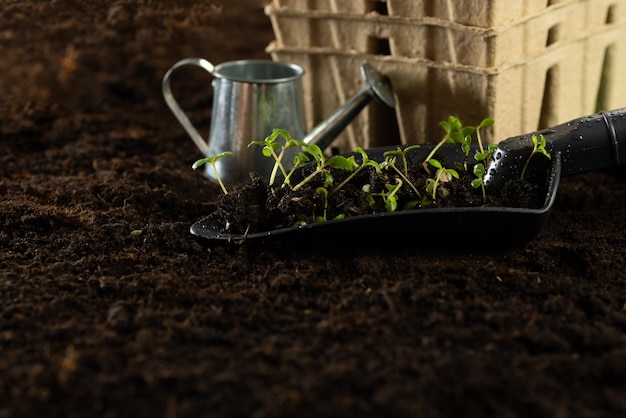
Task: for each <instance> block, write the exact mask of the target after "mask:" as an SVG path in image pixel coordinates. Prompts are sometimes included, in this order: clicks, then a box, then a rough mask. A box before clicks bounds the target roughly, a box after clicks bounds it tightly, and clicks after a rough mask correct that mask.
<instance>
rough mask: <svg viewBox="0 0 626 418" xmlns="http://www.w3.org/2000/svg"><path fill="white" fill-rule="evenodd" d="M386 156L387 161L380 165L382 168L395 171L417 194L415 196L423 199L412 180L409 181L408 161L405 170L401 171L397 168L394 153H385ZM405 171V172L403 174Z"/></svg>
mask: <svg viewBox="0 0 626 418" xmlns="http://www.w3.org/2000/svg"><path fill="white" fill-rule="evenodd" d="M383 155H384V156H385V161H384V162H383V163H382V164H381V165H380V166H381V167H385V168H388V169H391V170H393V171H395V172H396V174H397V175H398V176H399V177H400V178H401V179H402V180H403V181H404V182H405V183H406V184H407V185H408V186H409V187H410V188H411V189H413V192H414V193H415V195H417V197H418V198H420V199H421V198H422V194H421V193H420V192H419V190H417V187H415V185H414V184H413V182H412V181H411V180H409V178H408V170H407V169H406V160H404V164H405V170H400V169H399V168H398V167H396V157H395V155H397V154H395V153H394V152H389V153H387V152H386V153H384V154H383ZM403 171H404V172H403ZM405 173H406V175H405Z"/></svg>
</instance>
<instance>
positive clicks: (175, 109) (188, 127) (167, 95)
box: [161, 58, 215, 155]
mask: <svg viewBox="0 0 626 418" xmlns="http://www.w3.org/2000/svg"><path fill="white" fill-rule="evenodd" d="M184 65H194V66H197V67H200V68H203V69H205V70H206V71H208V72H209V73H210V74H211V75H212V74H213V71H214V69H215V66H214V65H213V64H211V63H210V62H209V61H207V60H205V59H204V58H185V59H182V60H180V61H178V62H177V63H176V64H174V65H173V66H172V67H171V68H170V69H169V70H168V71H167V73H165V76H163V82H162V85H161V87H162V91H163V98H164V99H165V103H167V105H168V106H169V108H170V110H171V111H172V113H173V114H174V116H176V119H178V122H180V124H181V125H182V126H183V128H184V129H185V131H186V132H187V134H188V135H189V136H190V137H191V139H192V140H193V142H194V144H196V147H198V149H199V150H200V152H202V154H203V155H208V153H209V145H208V144H207V142H206V141H205V140H204V139H203V138H202V135H200V134H199V133H198V131H197V130H196V128H195V127H194V126H193V124H192V123H191V121H190V120H189V118H188V117H187V115H186V114H185V112H184V111H183V109H181V107H180V105H179V104H178V102H177V101H176V99H175V98H174V95H173V94H172V88H171V86H170V81H171V78H172V74H173V73H174V71H176V69H178V68H180V67H182V66H184Z"/></svg>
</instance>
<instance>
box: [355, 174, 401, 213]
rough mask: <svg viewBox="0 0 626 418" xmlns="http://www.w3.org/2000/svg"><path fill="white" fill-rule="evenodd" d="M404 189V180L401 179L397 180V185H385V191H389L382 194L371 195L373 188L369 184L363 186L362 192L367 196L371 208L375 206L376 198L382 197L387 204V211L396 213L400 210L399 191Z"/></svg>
mask: <svg viewBox="0 0 626 418" xmlns="http://www.w3.org/2000/svg"><path fill="white" fill-rule="evenodd" d="M400 188H402V180H401V179H400V178H396V184H395V185H393V184H385V189H387V191H386V192H385V191H382V192H380V193H371V187H370V185H369V184H366V185H364V186H363V188H362V190H363V192H364V193H366V194H367V196H366V199H367V201H368V203H369V205H370V206H373V205H374V204H375V203H376V201H375V199H374V197H375V196H380V197H382V199H383V202H384V203H385V210H386V211H387V212H395V210H396V209H398V196H397V193H398V190H400Z"/></svg>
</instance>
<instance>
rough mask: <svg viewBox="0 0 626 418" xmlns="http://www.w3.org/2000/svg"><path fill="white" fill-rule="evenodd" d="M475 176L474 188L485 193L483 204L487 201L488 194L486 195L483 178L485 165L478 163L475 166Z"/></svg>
mask: <svg viewBox="0 0 626 418" xmlns="http://www.w3.org/2000/svg"><path fill="white" fill-rule="evenodd" d="M474 176H476V178H475V179H474V180H472V183H471V184H472V187H473V188H475V189H478V188H479V187H480V188H481V189H482V192H483V202H486V201H487V194H486V193H485V182H484V180H483V178H484V177H485V165H484V164H483V163H478V164H476V165H474Z"/></svg>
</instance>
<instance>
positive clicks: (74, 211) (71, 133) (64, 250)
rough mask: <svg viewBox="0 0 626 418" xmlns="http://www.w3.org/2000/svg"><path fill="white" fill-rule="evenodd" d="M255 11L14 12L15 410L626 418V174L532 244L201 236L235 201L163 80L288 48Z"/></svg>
mask: <svg viewBox="0 0 626 418" xmlns="http://www.w3.org/2000/svg"><path fill="white" fill-rule="evenodd" d="M251 3H252V2H230V1H222V2H217V1H205V2H197V1H190V0H176V1H174V0H168V1H161V2H152V1H137V2H130V1H118V2H94V1H90V0H73V1H63V2H54V1H50V2H42V1H8V2H7V1H5V2H3V4H2V6H1V8H2V13H0V51H2V59H1V60H0V70H1V73H2V76H1V77H0V88H1V91H2V95H1V96H0V417H2V418H7V417H42V416H46V417H60V416H64V417H66V416H71V417H96V416H103V417H138V416H141V417H194V418H195V417H202V416H207V417H209V416H210V417H215V416H220V417H295V416H298V417H332V416H337V417H339V416H342V417H345V416H361V417H380V416H390V417H391V416H393V417H442V418H444V417H456V416H463V417H555V418H556V417H583V418H584V417H594V418H595V417H623V416H625V415H626V397H625V396H624V394H625V393H626V290H625V289H626V286H625V279H624V277H625V274H624V266H625V265H626V249H625V248H626V232H625V231H626V209H625V207H624V202H626V176H625V175H624V174H625V173H624V170H619V171H612V172H596V173H590V174H584V175H579V176H575V177H570V178H566V179H563V180H562V183H561V186H560V188H559V192H558V198H557V202H556V205H555V207H554V210H553V212H552V214H551V217H550V219H549V221H548V223H547V225H546V227H545V228H544V229H543V231H542V233H541V234H540V236H539V237H537V239H536V240H534V241H532V242H530V243H529V244H527V245H525V246H521V247H515V248H512V249H499V250H497V249H489V250H486V249H481V248H476V247H475V244H474V241H473V239H472V238H473V236H474V234H505V233H506V231H499V230H495V231H494V230H489V226H488V225H482V226H480V227H476V228H473V227H468V228H467V229H465V230H459V231H458V235H457V236H455V237H452V238H451V239H452V240H454V241H455V243H456V245H455V246H453V247H452V248H446V247H445V246H443V245H437V246H431V247H429V246H426V247H424V246H423V245H421V246H418V245H415V243H419V242H422V243H423V237H421V236H420V231H406V236H404V237H401V238H402V239H403V240H404V241H405V242H406V245H404V246H393V247H391V246H388V245H387V243H386V242H384V241H380V240H373V241H372V242H371V243H369V245H361V246H359V247H358V248H359V249H358V250H356V249H352V248H353V247H352V246H351V242H345V243H339V245H334V246H332V249H331V248H330V247H329V246H328V245H327V244H328V243H327V242H324V241H322V240H320V242H318V243H317V245H316V246H313V247H312V246H310V245H309V246H306V249H305V246H302V247H300V246H299V245H298V243H295V244H294V243H292V244H291V245H289V246H275V245H267V246H248V245H242V246H236V245H235V246H220V245H217V246H215V245H210V246H206V245H203V244H204V243H202V242H201V241H197V240H196V239H194V238H192V236H191V235H190V234H189V226H190V225H191V224H192V223H193V222H195V221H196V220H198V219H199V218H201V217H203V216H206V215H207V214H209V213H211V212H212V211H213V210H214V209H215V208H216V205H217V203H218V201H219V197H220V194H221V192H220V190H219V187H218V186H216V185H214V184H212V183H209V182H207V180H206V179H205V178H204V177H203V176H202V175H201V174H200V173H199V172H195V171H193V170H191V169H190V165H191V163H192V162H193V161H195V160H196V159H197V158H199V157H201V156H200V155H198V151H197V150H196V148H195V146H194V145H193V143H192V142H191V140H189V139H188V138H187V136H186V134H185V133H184V132H183V130H182V128H181V127H180V126H179V125H178V123H177V122H176V120H175V119H174V117H173V116H172V115H171V114H170V112H169V110H168V109H167V108H166V106H165V104H164V103H163V100H162V98H161V94H160V81H161V77H162V76H163V74H164V73H165V71H166V70H167V69H168V68H169V66H171V65H172V64H173V63H174V62H176V61H177V60H178V59H180V58H183V57H187V56H203V57H205V58H208V59H209V60H211V61H213V62H215V63H219V62H224V61H226V60H231V59H240V58H267V56H266V54H265V52H264V47H265V46H266V45H267V44H268V43H269V41H270V40H271V39H272V38H273V33H272V29H271V25H270V23H269V21H268V20H267V18H266V17H265V16H264V14H263V11H262V8H261V7H257V6H250V4H251ZM224 4H229V6H228V7H226V6H224ZM181 71H183V70H181ZM174 84H176V85H175V86H174V87H175V89H178V93H177V95H178V97H181V98H185V99H184V100H182V101H183V106H184V107H185V108H188V109H189V112H190V115H191V117H192V119H193V120H194V121H196V123H197V124H198V126H203V127H204V129H206V130H207V132H208V126H209V124H210V106H211V89H210V82H209V80H207V76H206V74H205V73H203V72H202V71H194V70H193V69H190V70H189V71H188V75H187V76H181V79H180V81H178V83H174ZM198 86H199V87H198ZM335 244H337V243H335Z"/></svg>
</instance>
